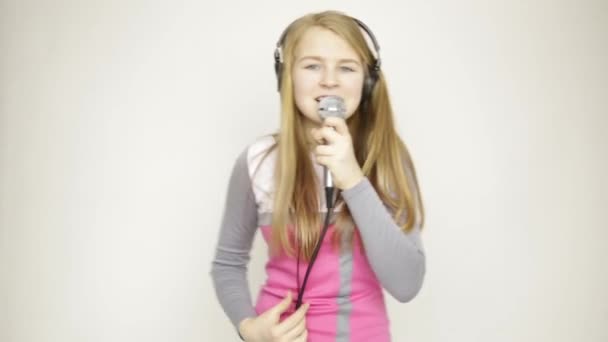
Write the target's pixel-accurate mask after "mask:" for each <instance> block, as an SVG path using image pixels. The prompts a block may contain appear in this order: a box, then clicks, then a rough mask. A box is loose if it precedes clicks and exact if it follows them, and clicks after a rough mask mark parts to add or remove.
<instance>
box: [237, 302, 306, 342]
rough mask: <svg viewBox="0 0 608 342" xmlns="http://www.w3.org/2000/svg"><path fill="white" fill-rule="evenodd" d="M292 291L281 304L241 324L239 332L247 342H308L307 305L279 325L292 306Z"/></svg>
mask: <svg viewBox="0 0 608 342" xmlns="http://www.w3.org/2000/svg"><path fill="white" fill-rule="evenodd" d="M291 301H292V298H291V291H290V292H289V293H287V297H285V298H284V299H283V300H282V301H281V302H279V303H278V304H277V305H275V306H273V307H271V308H270V309H268V310H266V311H265V312H264V313H262V314H261V315H259V316H257V317H255V318H246V319H244V320H243V321H241V323H239V332H240V334H241V336H242V337H243V339H244V340H245V341H246V342H306V338H307V336H308V331H307V330H306V311H307V310H308V306H309V304H308V303H306V304H304V305H302V306H300V308H299V309H298V310H296V312H294V313H293V314H292V315H291V316H289V317H288V318H286V319H285V320H284V321H283V322H280V323H279V319H280V317H281V314H282V313H283V312H285V310H287V309H288V308H289V306H290V304H291Z"/></svg>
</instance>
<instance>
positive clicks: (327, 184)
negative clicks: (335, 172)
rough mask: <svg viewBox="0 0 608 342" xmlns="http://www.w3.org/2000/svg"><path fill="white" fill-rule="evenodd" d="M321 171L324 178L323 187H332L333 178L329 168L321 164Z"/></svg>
mask: <svg viewBox="0 0 608 342" xmlns="http://www.w3.org/2000/svg"><path fill="white" fill-rule="evenodd" d="M323 173H324V176H325V177H324V178H325V187H326V188H333V187H334V180H333V179H332V178H331V172H330V171H329V169H328V168H327V166H323Z"/></svg>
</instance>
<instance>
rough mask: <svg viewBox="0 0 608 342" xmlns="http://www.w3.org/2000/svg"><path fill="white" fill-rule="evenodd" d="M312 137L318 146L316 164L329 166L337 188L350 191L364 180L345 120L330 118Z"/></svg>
mask: <svg viewBox="0 0 608 342" xmlns="http://www.w3.org/2000/svg"><path fill="white" fill-rule="evenodd" d="M311 135H312V137H313V139H314V140H315V141H316V142H317V144H318V145H317V146H316V148H315V150H314V155H315V159H316V162H317V163H319V164H321V165H325V166H327V168H328V169H329V170H330V171H331V175H332V177H333V180H334V185H335V186H336V187H337V188H339V189H340V190H346V189H350V188H351V187H353V186H355V185H357V184H358V183H359V182H360V181H361V179H363V177H364V176H363V171H362V170H361V167H360V166H359V163H358V162H357V158H356V157H355V152H354V149H353V142H352V138H351V136H350V132H349V131H348V126H346V121H344V119H342V118H337V117H328V118H326V119H325V121H324V122H323V127H321V128H313V129H312V130H311Z"/></svg>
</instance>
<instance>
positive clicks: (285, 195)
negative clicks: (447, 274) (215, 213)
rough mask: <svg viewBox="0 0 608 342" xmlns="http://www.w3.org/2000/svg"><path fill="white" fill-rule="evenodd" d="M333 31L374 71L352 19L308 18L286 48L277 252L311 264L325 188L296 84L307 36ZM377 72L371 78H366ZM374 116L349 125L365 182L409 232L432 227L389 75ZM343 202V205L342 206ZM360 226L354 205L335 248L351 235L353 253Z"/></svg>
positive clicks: (372, 107)
mask: <svg viewBox="0 0 608 342" xmlns="http://www.w3.org/2000/svg"><path fill="white" fill-rule="evenodd" d="M313 26H316V27H321V28H325V29H328V30H331V31H332V32H334V33H335V34H337V35H338V36H340V37H341V38H343V39H344V40H346V41H347V42H348V43H349V44H350V46H351V47H353V49H354V50H355V51H356V52H357V54H359V56H360V58H361V59H362V61H363V62H364V63H365V64H366V65H368V66H370V65H371V63H372V62H373V60H374V59H373V58H374V55H373V54H372V52H371V50H370V48H369V46H368V44H367V42H366V40H365V38H364V36H363V34H362V32H361V30H360V28H359V26H358V25H357V23H356V22H355V21H354V20H353V19H352V18H351V17H349V16H346V15H344V14H342V13H340V12H335V11H326V12H322V13H313V14H309V15H306V16H304V17H301V18H299V19H298V20H296V21H294V22H293V23H292V24H291V25H290V26H289V27H288V28H287V36H286V38H285V40H284V42H283V45H282V55H283V63H284V64H283V69H282V70H283V71H282V73H281V74H280V75H278V76H279V77H280V78H281V85H282V86H281V125H280V131H279V132H278V133H277V134H275V135H274V137H275V139H276V145H275V146H273V147H271V149H270V150H269V151H268V152H270V151H271V150H274V149H275V148H276V149H278V150H277V160H276V165H275V194H274V207H273V215H272V239H271V243H270V247H271V251H273V253H277V252H279V251H284V252H286V253H287V254H288V255H291V256H293V255H295V245H294V244H295V243H297V244H298V249H299V250H300V251H299V253H301V254H300V255H301V256H302V257H303V258H304V260H310V257H311V255H312V253H313V250H314V247H315V245H316V244H317V241H318V239H319V235H320V231H321V228H322V226H321V225H322V221H321V218H320V213H319V209H320V206H319V203H320V201H319V194H318V180H317V176H316V173H315V170H314V167H313V164H312V161H311V159H310V150H309V147H308V146H307V138H306V132H305V131H304V127H305V125H304V119H303V115H302V114H301V113H300V111H299V109H298V108H297V107H296V104H295V101H294V93H293V84H292V77H291V70H292V65H293V62H294V51H295V49H296V46H297V44H298V42H299V40H300V38H301V37H302V36H303V34H304V33H305V32H306V31H307V30H308V29H309V28H310V27H313ZM368 73H369V70H366V76H367V75H368ZM366 108H368V109H367V110H365V111H363V110H362V109H361V108H358V109H357V110H356V112H355V113H354V114H353V115H352V116H351V117H350V118H349V119H348V120H347V125H348V128H349V131H350V133H351V136H352V138H353V147H354V150H355V154H356V158H357V161H358V162H359V165H361V168H362V171H363V174H364V175H365V176H366V177H367V178H368V179H369V180H370V182H371V184H372V185H373V186H374V188H375V189H376V191H377V193H378V195H379V197H380V199H381V200H382V202H383V203H384V204H385V205H386V206H387V207H388V209H389V210H390V211H391V213H392V214H393V217H394V218H395V220H396V221H397V222H398V224H399V226H400V227H401V229H402V230H403V231H404V232H410V231H411V230H412V229H414V228H415V225H418V227H419V228H420V229H421V228H422V226H423V225H424V209H423V205H422V200H421V197H420V192H419V189H418V181H417V178H416V172H415V170H414V166H413V163H412V160H411V157H410V155H409V152H408V150H407V148H406V146H405V144H404V143H403V142H402V140H401V139H400V137H399V136H398V134H397V132H396V130H395V127H394V122H393V110H392V108H391V103H390V100H389V95H388V89H387V86H386V82H385V79H384V76H383V75H382V72H381V71H379V75H378V80H377V82H376V85H375V87H374V89H373V92H372V94H371V99H369V102H368V106H366ZM340 203H341V200H340V199H339V200H338V203H336V205H339V204H340ZM290 225H291V226H294V227H295V228H296V229H295V237H296V239H297V242H294V241H293V240H292V239H290V234H289V229H288V226H290ZM353 226H354V224H353V221H352V217H351V214H350V211H349V210H348V207H347V206H346V205H343V206H342V211H341V212H339V213H338V215H337V218H336V224H335V227H336V228H335V233H334V236H333V237H332V239H333V242H334V246H336V245H338V244H339V241H340V240H341V237H342V236H343V234H349V235H350V239H351V240H350V241H351V246H352V241H353V239H352V238H353V237H354V235H355V234H353V232H354V230H353Z"/></svg>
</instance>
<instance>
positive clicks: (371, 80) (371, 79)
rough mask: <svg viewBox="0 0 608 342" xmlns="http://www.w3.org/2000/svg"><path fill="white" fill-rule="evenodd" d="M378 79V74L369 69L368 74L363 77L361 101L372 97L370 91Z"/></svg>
mask: <svg viewBox="0 0 608 342" xmlns="http://www.w3.org/2000/svg"><path fill="white" fill-rule="evenodd" d="M377 79H378V74H377V73H376V71H375V70H370V73H369V76H367V77H365V81H364V82H363V101H366V102H367V101H369V100H371V98H372V92H373V91H374V86H375V85H376V81H377Z"/></svg>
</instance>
